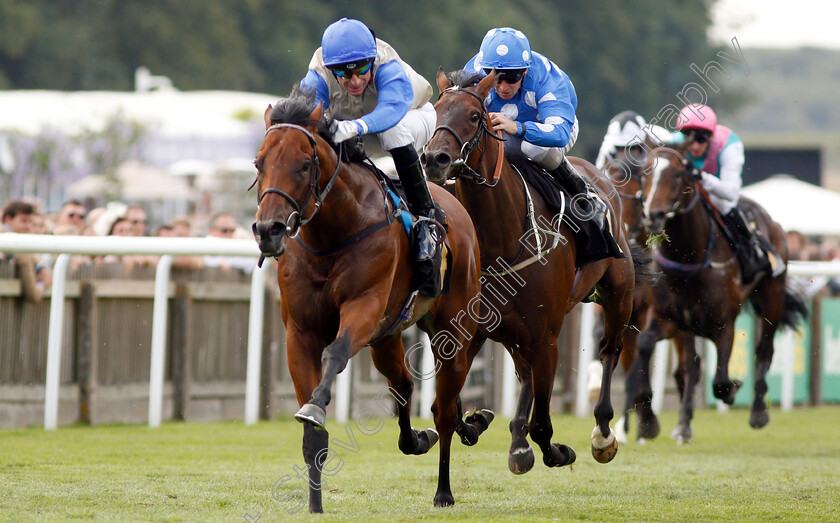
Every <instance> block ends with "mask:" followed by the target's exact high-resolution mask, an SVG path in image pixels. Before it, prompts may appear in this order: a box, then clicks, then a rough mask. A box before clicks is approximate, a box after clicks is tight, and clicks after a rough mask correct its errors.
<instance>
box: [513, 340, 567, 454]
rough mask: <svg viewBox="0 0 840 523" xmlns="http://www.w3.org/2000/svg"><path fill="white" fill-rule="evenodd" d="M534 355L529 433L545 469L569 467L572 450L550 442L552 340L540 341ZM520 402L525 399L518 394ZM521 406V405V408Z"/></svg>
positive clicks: (553, 367)
mask: <svg viewBox="0 0 840 523" xmlns="http://www.w3.org/2000/svg"><path fill="white" fill-rule="evenodd" d="M547 336H548V339H549V340H556V339H557V336H556V333H555V335H553V336H552V335H550V334H549V335H547ZM532 354H533V355H534V357H533V359H532V361H531V383H532V386H533V395H534V412H533V413H532V414H531V423H530V425H529V427H528V432H529V433H530V434H531V439H532V440H533V441H534V443H536V444H537V445H538V446H539V447H540V450H541V451H542V453H543V463H544V464H545V465H546V466H547V467H562V466H564V465H571V464H572V463H574V462H575V459H577V456H576V455H575V451H574V450H573V449H572V448H571V447H569V446H567V445H560V444H557V443H552V442H551V437H552V436H553V435H554V428H553V427H552V426H551V418H550V416H549V406H550V401H551V390H552V388H553V387H554V373H555V371H556V370H557V358H558V355H557V346H556V345H555V344H554V342H553V341H550V342H543V344H542V345H541V346H538V347H533V348H532ZM520 399H521V400H523V403H524V399H525V398H524V397H523V396H522V395H520ZM520 406H522V405H520Z"/></svg>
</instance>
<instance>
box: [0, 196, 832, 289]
mask: <svg viewBox="0 0 840 523" xmlns="http://www.w3.org/2000/svg"><path fill="white" fill-rule="evenodd" d="M2 221H3V228H2V230H0V233H28V234H61V235H79V236H164V237H181V238H187V237H200V236H208V237H216V238H245V239H250V238H251V237H252V236H251V233H250V232H248V230H247V229H246V228H245V227H243V226H242V225H241V224H240V223H238V222H237V221H236V219H235V218H234V216H232V215H231V214H229V213H226V212H218V213H216V214H213V215H212V216H209V217H202V216H179V217H176V218H174V219H173V220H171V221H170V222H168V223H160V224H154V225H153V226H150V224H149V223H148V220H147V215H146V210H145V209H144V207H143V206H142V205H140V204H132V205H126V204H124V203H121V202H110V203H108V204H107V205H105V206H104V207H96V208H93V209H87V208H86V207H85V205H83V204H82V203H81V202H79V201H77V200H69V201H67V202H65V203H64V205H62V206H61V208H60V209H58V210H57V211H55V212H45V211H44V210H43V209H41V205H40V203H39V202H37V201H30V200H27V199H22V200H12V201H10V202H7V203H6V204H5V205H4V206H3V217H2ZM787 245H788V252H789V256H790V259H791V260H802V261H834V260H836V261H840V241H838V239H834V238H827V239H818V238H814V237H808V236H805V235H803V234H801V233H799V232H798V231H789V232H788V233H787ZM54 260H55V258H54V256H51V255H46V254H45V255H32V254H12V253H2V252H0V264H2V263H14V264H15V273H16V274H17V277H19V278H20V279H21V282H22V294H23V296H24V297H25V298H26V299H28V300H30V301H38V300H39V299H40V298H41V296H42V295H43V293H44V291H45V290H46V289H48V288H49V287H50V285H51V283H52V269H51V266H52V263H53V262H54ZM157 261H158V257H157V256H140V255H129V256H115V255H108V256H82V255H78V256H73V258H71V261H70V270H71V272H72V271H73V270H75V269H78V268H79V267H81V266H82V265H85V264H91V263H93V264H105V263H122V264H124V265H125V267H126V270H127V271H131V270H132V269H133V268H135V267H143V266H154V265H156V264H157ZM172 265H173V267H180V268H184V269H195V270H199V269H202V268H204V267H221V268H222V269H223V270H231V269H238V270H242V271H244V272H246V273H249V272H251V270H253V267H254V260H252V259H250V258H241V257H225V256H177V257H175V258H174V260H173V263H172ZM807 287H808V289H807V291H808V294H811V295H814V294H820V293H822V294H828V295H832V296H840V279H836V278H835V279H828V278H812V279H809V282H808V284H807Z"/></svg>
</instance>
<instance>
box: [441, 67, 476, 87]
mask: <svg viewBox="0 0 840 523" xmlns="http://www.w3.org/2000/svg"><path fill="white" fill-rule="evenodd" d="M446 77H447V78H448V79H449V81H450V82H452V85H454V86H455V87H473V86H475V85H476V84H477V83H478V82H480V81H481V79H482V78H484V76H483V75H481V74H479V73H474V72H472V71H467V70H465V69H461V70H460V71H452V72H451V73H449V74H448V75H446Z"/></svg>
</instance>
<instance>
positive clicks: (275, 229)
mask: <svg viewBox="0 0 840 523" xmlns="http://www.w3.org/2000/svg"><path fill="white" fill-rule="evenodd" d="M285 232H286V226H285V225H283V224H282V223H280V222H274V223H272V224H271V230H270V231H269V234H270V235H271V237H272V238H274V237H277V236H280V235H282V234H285Z"/></svg>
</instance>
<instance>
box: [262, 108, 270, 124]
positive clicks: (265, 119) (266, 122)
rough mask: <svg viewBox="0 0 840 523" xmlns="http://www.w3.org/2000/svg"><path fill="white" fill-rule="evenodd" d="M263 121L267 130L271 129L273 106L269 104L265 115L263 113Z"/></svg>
mask: <svg viewBox="0 0 840 523" xmlns="http://www.w3.org/2000/svg"><path fill="white" fill-rule="evenodd" d="M263 121H265V128H266V129H268V128H269V127H271V104H268V107H266V108H265V113H263Z"/></svg>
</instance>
